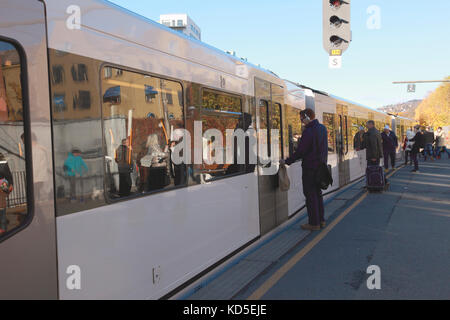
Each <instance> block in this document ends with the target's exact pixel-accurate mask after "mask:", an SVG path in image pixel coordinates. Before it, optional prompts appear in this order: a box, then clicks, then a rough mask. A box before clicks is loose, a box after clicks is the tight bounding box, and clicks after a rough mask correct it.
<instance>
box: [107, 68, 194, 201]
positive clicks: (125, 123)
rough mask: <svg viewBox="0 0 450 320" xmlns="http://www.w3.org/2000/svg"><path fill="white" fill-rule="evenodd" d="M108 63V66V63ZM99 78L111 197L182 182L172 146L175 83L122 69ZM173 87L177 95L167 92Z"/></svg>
mask: <svg viewBox="0 0 450 320" xmlns="http://www.w3.org/2000/svg"><path fill="white" fill-rule="evenodd" d="M108 68H109V67H108ZM116 70H118V69H115V68H112V72H111V74H120V79H116V78H115V77H114V76H112V77H109V73H108V72H103V73H102V74H108V77H105V78H104V79H103V81H102V89H103V127H104V131H105V132H104V135H105V144H106V150H105V152H106V157H105V160H106V161H105V163H106V175H107V177H106V181H107V188H108V195H109V197H110V198H111V199H115V198H124V197H129V196H132V195H136V194H141V193H148V192H155V191H161V190H165V189H168V188H170V187H174V186H177V185H182V184H185V181H186V179H185V176H186V169H185V165H179V166H177V165H174V164H173V163H172V161H171V152H172V150H173V148H174V147H175V146H176V144H178V143H180V142H181V141H180V139H181V138H179V137H177V136H176V134H175V130H176V129H180V128H183V127H184V116H183V101H182V100H180V98H181V99H182V97H183V95H182V87H181V85H180V84H179V83H177V82H174V81H169V80H163V79H160V78H157V77H152V76H146V75H142V74H139V73H135V72H129V71H124V70H121V72H116ZM174 92H176V93H177V94H176V95H173V94H172V93H174Z"/></svg>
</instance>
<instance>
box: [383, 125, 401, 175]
mask: <svg viewBox="0 0 450 320" xmlns="http://www.w3.org/2000/svg"><path fill="white" fill-rule="evenodd" d="M381 139H382V140H383V156H384V171H385V172H386V173H387V172H388V171H389V159H390V160H391V164H392V169H395V157H396V150H397V148H398V139H397V136H396V135H395V133H394V132H393V131H392V130H391V128H390V127H389V126H388V125H386V126H385V127H384V131H383V132H382V133H381Z"/></svg>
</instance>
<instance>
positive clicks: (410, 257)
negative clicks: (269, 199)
mask: <svg viewBox="0 0 450 320" xmlns="http://www.w3.org/2000/svg"><path fill="white" fill-rule="evenodd" d="M411 169H412V168H411V167H402V168H400V169H398V170H397V171H395V172H392V173H391V175H390V176H391V177H390V183H391V186H390V188H389V190H388V191H387V192H384V193H380V194H368V193H367V192H366V190H365V189H364V184H365V181H364V180H361V181H359V182H357V183H355V184H353V185H350V186H349V187H348V188H346V189H344V190H342V191H340V192H338V193H337V194H336V195H335V196H334V197H333V198H332V199H330V200H329V201H327V203H326V217H327V221H328V227H327V228H326V229H324V230H322V231H320V232H306V231H303V230H301V229H300V225H301V224H303V223H306V215H305V214H306V212H305V210H303V212H300V213H299V214H298V215H297V217H296V218H294V219H292V220H291V221H289V222H288V223H287V224H286V225H285V226H283V227H282V228H281V229H279V230H276V231H275V232H274V233H273V234H271V235H269V236H267V237H265V238H263V239H261V240H260V241H259V242H257V243H255V244H253V245H252V246H251V247H250V248H248V249H247V250H245V251H244V252H242V253H240V254H239V255H237V256H236V257H234V258H233V259H231V260H230V261H227V262H225V263H224V264H223V265H222V266H220V267H219V268H217V269H216V270H213V271H212V272H211V273H209V274H208V275H206V276H205V277H203V278H202V279H200V280H199V281H197V282H196V283H195V284H193V285H192V286H190V287H188V288H187V289H185V290H184V291H183V292H181V293H180V294H178V295H177V296H175V298H177V299H189V300H206V299H207V300H230V299H239V300H241V299H270V300H299V299H301V300H303V299H306V300H310V299H313V300H316V299H448V298H449V297H450V233H449V230H450V160H447V159H442V160H438V161H434V162H425V163H424V162H421V163H420V173H411V172H410V171H411ZM371 265H376V266H379V268H380V270H381V289H380V290H369V289H368V288H367V284H366V282H367V278H368V277H369V274H368V273H367V268H368V267H369V266H371Z"/></svg>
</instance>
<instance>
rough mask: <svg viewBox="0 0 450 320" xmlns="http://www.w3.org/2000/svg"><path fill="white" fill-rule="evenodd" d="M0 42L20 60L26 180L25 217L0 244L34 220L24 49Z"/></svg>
mask: <svg viewBox="0 0 450 320" xmlns="http://www.w3.org/2000/svg"><path fill="white" fill-rule="evenodd" d="M0 41H1V42H6V43H8V44H10V45H12V46H13V47H14V49H15V50H16V51H17V54H18V55H19V59H20V84H21V91H22V92H21V93H22V114H23V137H24V149H25V150H24V154H25V178H26V188H25V192H26V195H25V197H26V201H27V204H26V209H27V211H26V217H25V219H24V220H23V221H22V223H21V225H20V226H18V227H17V228H14V229H12V230H10V231H6V232H5V233H3V234H1V235H0V244H1V243H3V242H5V241H7V240H9V239H10V238H12V237H14V236H15V235H17V234H19V233H20V232H22V231H23V230H25V229H27V228H28V227H29V226H30V225H31V223H32V222H33V220H34V216H35V212H34V180H33V158H32V148H31V119H30V97H29V94H28V92H29V84H28V67H27V66H28V60H27V55H26V52H25V49H24V48H23V47H22V45H21V44H20V43H19V42H18V41H17V40H15V39H12V38H8V37H4V36H1V35H0Z"/></svg>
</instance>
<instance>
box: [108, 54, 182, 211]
mask: <svg viewBox="0 0 450 320" xmlns="http://www.w3.org/2000/svg"><path fill="white" fill-rule="evenodd" d="M105 68H111V70H113V69H115V70H120V71H121V76H123V75H124V73H125V72H131V73H135V74H138V75H141V76H143V77H151V78H156V79H158V80H159V81H160V83H161V81H171V82H174V83H177V84H179V85H180V88H181V94H178V98H179V99H180V98H181V99H182V100H181V101H179V102H180V106H181V108H182V113H183V116H182V119H183V128H182V129H184V130H187V128H186V123H187V118H186V97H185V87H184V83H183V81H182V80H180V79H175V78H170V77H166V76H162V75H159V74H153V73H149V72H145V71H142V70H138V69H133V68H126V67H123V66H119V65H114V64H111V63H107V62H104V63H102V64H100V66H99V73H100V78H99V80H100V85H99V88H100V92H99V94H100V101H101V104H102V106H101V107H100V115H101V124H102V128H101V131H102V144H103V145H102V149H103V174H104V177H105V178H104V181H103V183H104V195H105V201H106V204H115V203H120V202H125V201H131V200H135V199H141V198H145V197H150V196H153V195H156V194H162V193H166V192H171V191H175V190H179V189H183V188H187V187H188V186H189V183H188V182H189V176H188V168H189V167H190V165H189V164H185V165H186V171H185V172H184V180H183V181H184V182H183V183H182V184H180V185H173V186H170V187H165V188H163V189H158V190H152V191H148V192H137V193H134V194H130V195H129V196H125V197H118V198H112V197H111V196H110V192H109V188H108V186H107V182H108V181H107V179H106V175H107V166H106V157H107V152H106V143H105V141H106V140H105V138H106V137H105V124H104V119H105V118H104V116H105V115H104V110H103V103H104V102H103V94H104V88H103V86H102V79H103V76H104V72H103V70H104V69H105ZM105 79H110V78H105ZM158 90H159V91H160V92H159V93H160V94H161V103H162V104H163V108H164V103H165V102H164V101H163V97H162V88H161V84H160V87H159V88H158ZM119 97H120V99H119V100H120V102H119V104H121V103H122V102H123V101H122V92H121V95H120V96H119ZM144 101H145V102H146V105H148V104H151V103H149V102H147V101H146V99H145V87H144ZM173 105H174V104H171V106H173ZM163 115H164V121H168V122H170V121H171V119H169V118H168V117H167V113H166V112H165V111H164V112H163ZM166 118H167V119H166ZM170 161H171V159H170Z"/></svg>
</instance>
